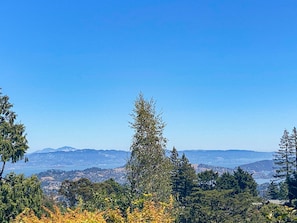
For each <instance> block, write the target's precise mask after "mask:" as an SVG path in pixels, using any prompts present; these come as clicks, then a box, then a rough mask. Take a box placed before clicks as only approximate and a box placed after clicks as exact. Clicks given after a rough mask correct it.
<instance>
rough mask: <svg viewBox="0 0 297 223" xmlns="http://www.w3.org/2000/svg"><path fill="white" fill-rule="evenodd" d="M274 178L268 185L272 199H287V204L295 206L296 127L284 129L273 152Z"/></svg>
mask: <svg viewBox="0 0 297 223" xmlns="http://www.w3.org/2000/svg"><path fill="white" fill-rule="evenodd" d="M273 160H274V164H275V168H276V169H275V175H274V178H275V180H274V181H272V182H271V183H270V185H269V187H268V195H269V197H270V198H272V199H282V200H288V205H289V206H294V207H295V208H297V129H296V128H295V127H294V128H293V130H292V132H291V133H289V132H288V131H287V130H286V129H285V130H284V133H283V135H282V137H281V139H280V144H279V149H278V151H276V152H275V154H274V159H273Z"/></svg>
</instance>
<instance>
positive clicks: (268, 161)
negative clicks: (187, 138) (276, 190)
mask: <svg viewBox="0 0 297 223" xmlns="http://www.w3.org/2000/svg"><path fill="white" fill-rule="evenodd" d="M178 153H179V155H180V157H181V156H182V154H183V153H184V154H185V155H186V157H187V158H188V159H189V161H190V163H191V164H192V165H193V167H194V168H195V170H196V172H202V171H205V170H214V171H215V172H218V173H219V174H222V173H224V172H232V171H233V170H234V168H236V167H238V166H240V167H241V168H243V169H244V170H246V171H248V172H250V173H252V174H253V177H254V178H255V179H256V181H257V182H259V183H264V182H269V179H271V178H272V175H273V161H272V155H273V153H271V152H256V151H247V150H184V151H178ZM167 155H170V151H167ZM129 156H130V152H128V151H121V150H95V149H76V148H73V147H69V146H64V147H61V148H58V149H52V148H45V149H42V150H39V151H36V152H34V153H29V154H28V155H27V157H28V159H29V162H26V163H25V162H17V163H15V164H10V163H8V164H7V166H6V169H5V172H6V173H8V172H11V171H14V172H16V173H24V174H25V175H27V176H28V175H32V174H37V176H38V178H39V179H40V180H41V183H42V188H43V190H44V191H45V192H46V193H49V194H50V193H52V192H56V191H57V190H58V188H59V186H60V184H61V182H62V181H63V180H66V179H68V180H75V179H79V178H82V177H84V178H88V179H90V180H91V181H93V182H101V181H104V180H107V179H109V178H114V179H115V180H116V181H118V182H119V183H123V182H124V181H125V177H124V176H125V168H123V167H124V165H125V164H126V162H127V160H128V158H129Z"/></svg>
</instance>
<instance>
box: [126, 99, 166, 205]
mask: <svg viewBox="0 0 297 223" xmlns="http://www.w3.org/2000/svg"><path fill="white" fill-rule="evenodd" d="M132 117H133V122H132V123H130V124H131V128H132V129H134V136H133V142H132V145H131V148H130V150H131V156H130V158H129V160H128V162H127V165H126V169H127V179H128V182H129V185H130V189H131V195H132V197H135V198H139V197H141V196H142V195H143V194H152V195H153V199H155V200H157V201H158V200H159V201H165V200H168V199H169V197H170V194H171V179H170V176H171V175H170V173H171V164H170V160H169V158H167V157H166V155H165V147H166V142H167V140H166V138H165V137H164V136H163V130H164V127H165V124H164V122H163V121H162V118H161V116H160V115H157V114H156V112H155V102H154V100H150V101H146V100H145V99H144V97H143V95H142V94H140V95H139V97H138V99H137V100H136V102H135V108H134V110H133V113H132Z"/></svg>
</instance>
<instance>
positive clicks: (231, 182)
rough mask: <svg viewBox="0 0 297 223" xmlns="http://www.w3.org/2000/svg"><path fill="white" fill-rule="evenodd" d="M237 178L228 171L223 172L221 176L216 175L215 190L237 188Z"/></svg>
mask: <svg viewBox="0 0 297 223" xmlns="http://www.w3.org/2000/svg"><path fill="white" fill-rule="evenodd" d="M237 183H238V182H237V180H236V179H235V177H234V176H233V175H232V174H231V173H229V172H225V173H223V174H222V175H221V176H219V177H218V179H217V181H216V189H217V190H232V189H235V188H237V186H238V185H237Z"/></svg>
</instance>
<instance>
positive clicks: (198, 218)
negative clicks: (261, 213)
mask: <svg viewBox="0 0 297 223" xmlns="http://www.w3.org/2000/svg"><path fill="white" fill-rule="evenodd" d="M255 200H256V198H255V197H254V196H252V195H251V194H250V193H246V192H245V193H240V194H234V192H233V190H220V191H218V190H215V189H214V190H201V189H199V190H197V191H196V192H195V193H193V194H192V196H191V198H190V200H189V202H188V205H187V206H186V207H185V208H184V213H183V215H180V219H179V220H178V222H187V223H192V222H193V223H194V222H195V223H199V222H201V223H202V222H242V221H244V220H247V219H250V218H251V211H250V210H251V209H252V208H253V206H252V202H253V201H255ZM244 222H245V221H244Z"/></svg>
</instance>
